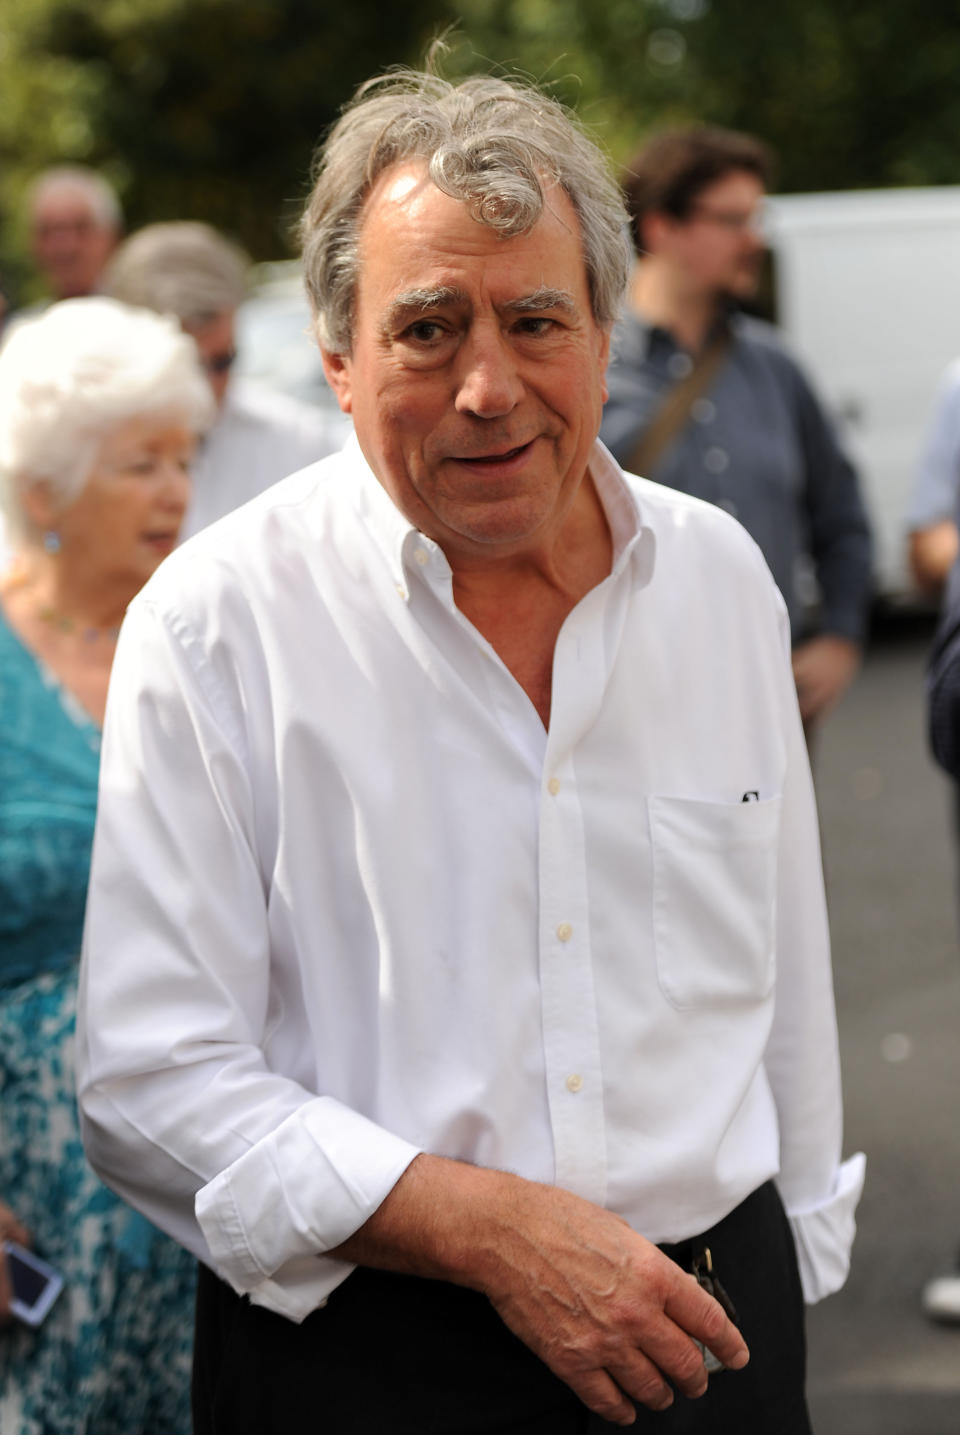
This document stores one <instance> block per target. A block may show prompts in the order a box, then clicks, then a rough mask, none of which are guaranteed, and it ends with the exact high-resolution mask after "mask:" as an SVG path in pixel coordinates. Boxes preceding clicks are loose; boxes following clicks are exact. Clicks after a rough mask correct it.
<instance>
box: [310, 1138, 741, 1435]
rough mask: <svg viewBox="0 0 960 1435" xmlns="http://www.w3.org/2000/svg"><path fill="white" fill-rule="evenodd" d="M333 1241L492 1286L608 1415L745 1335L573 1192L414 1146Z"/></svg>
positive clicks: (732, 1359) (525, 1334)
mask: <svg viewBox="0 0 960 1435" xmlns="http://www.w3.org/2000/svg"><path fill="white" fill-rule="evenodd" d="M333 1254H336V1255H338V1256H343V1257H344V1258H345V1259H347V1260H351V1261H356V1262H357V1263H359V1264H361V1265H371V1266H379V1267H380V1268H382V1269H387V1270H400V1271H405V1272H407V1273H409V1274H414V1275H424V1276H431V1277H434V1278H439V1279H444V1280H449V1281H453V1282H455V1283H456V1284H458V1285H465V1286H470V1287H472V1288H473V1289H474V1290H480V1291H483V1292H484V1293H485V1294H486V1295H487V1296H488V1298H489V1300H490V1302H491V1304H492V1305H493V1307H494V1309H495V1310H496V1311H497V1313H498V1314H499V1315H500V1317H501V1318H502V1319H503V1320H504V1322H505V1323H506V1324H507V1325H508V1326H509V1327H510V1329H511V1330H512V1331H513V1332H514V1334H515V1335H517V1336H519V1338H520V1339H521V1340H522V1341H523V1342H524V1343H525V1344H526V1345H527V1346H529V1348H530V1349H531V1350H532V1351H533V1352H534V1354H535V1355H537V1356H539V1358H540V1359H541V1360H542V1361H544V1363H545V1364H546V1365H548V1366H549V1367H550V1369H551V1370H552V1371H553V1372H554V1374H555V1375H557V1376H558V1377H559V1378H560V1379H561V1380H563V1381H565V1382H566V1384H567V1385H569V1386H570V1388H571V1389H572V1390H574V1391H575V1392H576V1394H577V1395H578V1396H579V1397H580V1399H581V1400H582V1401H583V1402H584V1404H585V1405H587V1406H589V1408H590V1409H591V1410H593V1411H595V1412H596V1414H598V1415H601V1416H603V1418H604V1419H606V1420H611V1421H614V1422H615V1423H617V1424H620V1425H632V1424H633V1422H634V1420H635V1418H636V1412H635V1410H634V1407H633V1403H632V1402H633V1401H639V1403H640V1404H642V1405H647V1406H649V1407H650V1408H651V1409H653V1410H662V1409H665V1408H666V1407H667V1406H668V1405H669V1404H671V1402H672V1400H673V1392H672V1390H671V1388H670V1385H669V1384H668V1383H667V1382H668V1381H670V1382H672V1384H673V1385H675V1386H676V1388H677V1389H678V1390H679V1391H681V1393H682V1394H684V1395H686V1396H689V1397H695V1396H698V1395H702V1394H703V1392H704V1391H705V1390H706V1388H707V1374H706V1371H705V1369H704V1365H703V1356H702V1354H701V1352H700V1350H699V1349H698V1348H697V1345H696V1344H695V1342H696V1341H702V1342H703V1343H704V1344H705V1345H707V1346H708V1347H709V1349H710V1350H712V1351H713V1353H714V1354H715V1355H716V1356H717V1357H718V1358H719V1359H720V1360H722V1361H723V1363H724V1364H725V1365H728V1366H730V1367H731V1369H734V1370H738V1369H740V1368H741V1366H743V1365H746V1363H747V1360H748V1359H749V1355H748V1351H747V1347H746V1344H745V1343H744V1340H743V1337H742V1336H741V1335H740V1332H739V1331H738V1330H737V1328H736V1326H734V1325H733V1324H732V1323H731V1321H729V1320H728V1319H727V1317H726V1315H725V1314H724V1312H723V1310H722V1309H721V1307H720V1306H719V1304H718V1303H717V1302H716V1301H715V1300H714V1299H713V1297H712V1296H709V1295H707V1293H706V1291H704V1290H702V1289H701V1287H700V1286H699V1285H698V1283H697V1281H696V1279H695V1277H694V1276H693V1275H687V1274H686V1273H685V1272H683V1271H682V1270H680V1268H679V1267H678V1266H677V1265H675V1264H674V1262H673V1261H671V1260H669V1259H668V1258H667V1257H666V1256H665V1255H663V1253H662V1252H661V1251H659V1250H658V1249H657V1247H656V1246H654V1245H652V1244H651V1243H650V1242H649V1241H646V1240H644V1239H643V1237H642V1236H638V1235H637V1234H636V1232H635V1231H633V1230H632V1229H631V1228H630V1227H629V1226H628V1225H627V1223H626V1222H625V1221H623V1220H621V1219H620V1217H619V1216H615V1215H612V1214H611V1213H610V1212H609V1211H605V1210H602V1209H601V1208H600V1207H599V1206H594V1205H592V1204H591V1203H590V1202H589V1201H584V1200H581V1198H580V1197H579V1196H573V1195H571V1194H570V1193H569V1192H568V1191H562V1190H560V1189H558V1188H557V1187H554V1186H543V1185H540V1184H538V1183H536V1182H533V1181H525V1180H523V1179H521V1178H520V1177H518V1176H510V1175H507V1174H505V1173H503V1172H499V1171H488V1170H484V1169H482V1168H479V1167H472V1166H467V1165H464V1164H462V1163H461V1162H457V1161H445V1160H442V1159H441V1158H439V1157H435V1156H418V1157H417V1159H416V1160H415V1161H414V1162H413V1163H412V1164H411V1165H410V1166H409V1167H408V1168H407V1170H406V1172H405V1173H404V1175H403V1176H401V1178H400V1180H399V1181H398V1182H397V1184H396V1186H394V1188H393V1190H392V1191H391V1192H390V1195H389V1196H388V1197H387V1199H386V1201H384V1203H383V1205H382V1206H381V1207H380V1208H379V1210H378V1211H377V1212H376V1213H375V1214H374V1215H373V1216H372V1217H371V1218H370V1220H369V1221H367V1223H366V1224H365V1225H364V1226H362V1227H361V1228H360V1230H359V1231H357V1232H356V1233H355V1235H354V1236H352V1237H351V1238H350V1240H348V1241H346V1242H344V1244H343V1245H342V1246H340V1247H338V1249H337V1251H336V1252H334V1253H333Z"/></svg>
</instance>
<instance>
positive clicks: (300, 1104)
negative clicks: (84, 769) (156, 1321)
mask: <svg viewBox="0 0 960 1435" xmlns="http://www.w3.org/2000/svg"><path fill="white" fill-rule="evenodd" d="M228 661H229V660H228V659H227V658H226V657H225V656H224V658H223V662H224V663H228ZM225 688H226V684H224V682H223V681H222V672H218V669H217V648H216V644H214V645H213V647H212V649H211V651H210V656H209V657H207V656H205V655H204V654H203V653H201V652H200V649H199V646H198V645H194V644H192V642H191V638H190V634H189V631H188V630H187V629H186V628H185V627H184V628H182V629H178V628H177V625H176V624H175V623H173V622H171V620H169V619H168V618H161V617H160V616H159V615H158V614H157V613H156V612H155V611H154V610H153V608H152V606H151V604H150V603H149V602H148V601H145V600H144V599H141V600H138V602H137V603H135V604H134V606H133V608H132V609H131V612H130V613H129V615H128V618H127V621H126V623H125V625H124V630H123V633H122V635H121V638H120V643H119V645H118V651H117V657H116V662H115V667H114V673H113V678H112V681H111V690H110V697H109V702H108V712H107V720H106V724H105V730H104V744H103V758H102V765H101V783H100V800H99V812H98V822H97V832H96V838H95V843H94V855H93V867H92V873H91V884H90V895H89V900H88V908H87V921H86V930H85V936H84V953H83V962H82V969H81V988H80V1002H79V1012H78V1082H79V1096H80V1105H81V1115H82V1122H83V1131H84V1141H85V1144H86V1147H87V1151H88V1154H89V1156H90V1159H91V1162H92V1163H93V1165H94V1167H95V1168H96V1169H97V1170H98V1171H99V1173H100V1174H101V1176H102V1177H103V1179H104V1180H105V1181H106V1182H107V1183H108V1184H109V1185H110V1186H112V1187H113V1188H114V1189H116V1190H117V1191H118V1192H119V1193H120V1194H121V1195H122V1196H124V1197H125V1198H126V1199H128V1200H129V1201H130V1202H131V1203H132V1204H133V1205H135V1206H137V1207H139V1208H140V1209H141V1210H143V1211H144V1212H145V1214H146V1215H147V1216H149V1217H150V1218H151V1219H152V1220H153V1221H155V1222H156V1224H157V1225H158V1226H160V1227H161V1228H162V1229H164V1230H166V1231H168V1232H169V1233H170V1235H172V1236H173V1237H174V1238H175V1239H177V1240H178V1241H180V1242H181V1243H182V1244H183V1245H185V1246H187V1247H188V1248H189V1249H191V1250H193V1251H194V1252H195V1254H196V1255H197V1256H198V1257H199V1258H200V1259H201V1260H203V1261H205V1262H206V1263H208V1264H210V1265H211V1266H213V1267H214V1269H216V1270H217V1271H218V1273H219V1274H220V1275H221V1276H222V1277H223V1278H224V1279H226V1280H228V1281H229V1282H230V1284H231V1285H233V1286H234V1288H235V1289H236V1290H238V1291H242V1292H247V1293H249V1294H250V1295H251V1298H252V1299H253V1300H254V1301H256V1302H259V1303H262V1304H265V1305H268V1306H270V1307H271V1308H273V1309H276V1310H279V1311H281V1312H282V1313H283V1314H285V1315H288V1316H290V1317H291V1318H293V1319H302V1318H303V1317H304V1316H306V1315H307V1314H308V1313H309V1311H310V1310H312V1309H314V1308H315V1307H316V1306H317V1305H318V1304H320V1303H321V1302H322V1301H323V1299H324V1298H325V1297H326V1295H327V1294H329V1292H330V1291H331V1290H332V1289H333V1288H335V1287H336V1285H338V1284H339V1283H340V1281H341V1280H342V1279H343V1278H344V1277H345V1275H346V1274H348V1273H349V1270H350V1269H351V1268H350V1266H348V1265H346V1264H345V1263H343V1262H341V1261H339V1260H337V1259H335V1258H332V1257H329V1256H326V1255H325V1254H324V1253H325V1252H327V1251H330V1250H332V1249H333V1248H334V1247H336V1246H337V1245H339V1244H340V1243H341V1242H342V1241H343V1240H345V1239H346V1238H347V1237H348V1236H349V1235H351V1234H352V1233H353V1232H354V1231H355V1230H357V1229H358V1227H359V1226H360V1225H362V1224H363V1222H364V1221H365V1220H367V1219H368V1217H369V1216H370V1215H371V1214H372V1213H373V1212H374V1211H375V1210H376V1208H377V1207H378V1206H379V1205H380V1203H381V1202H382V1201H383V1200H384V1198H385V1197H386V1195H387V1194H388V1192H389V1191H390V1189H391V1188H392V1187H393V1185H394V1184H395V1183H396V1181H397V1180H398V1179H399V1177H400V1175H401V1174H402V1173H403V1171H404V1170H405V1169H406V1167H407V1166H408V1165H409V1163H410V1161H411V1160H412V1159H413V1158H414V1156H416V1155H417V1153H418V1148H417V1147H416V1146H413V1145H411V1144H410V1143H409V1142H408V1141H406V1140H403V1139H401V1138H399V1137H397V1136H395V1135H393V1134H391V1133H390V1132H388V1131H386V1130H384V1129H382V1128H381V1127H379V1126H378V1125H376V1124H375V1123H374V1122H372V1121H370V1120H368V1119H367V1118H366V1117H364V1116H363V1115H361V1114H360V1113H359V1112H356V1111H353V1110H350V1109H349V1108H347V1107H346V1106H344V1105H343V1104H341V1103H340V1102H338V1101H336V1100H334V1099H332V1098H331V1097H330V1096H327V1095H324V1094H323V1093H318V1092H314V1091H310V1090H308V1089H306V1088H305V1087H304V1086H303V1085H301V1084H299V1083H298V1082H297V1081H294V1080H291V1079H289V1078H288V1077H286V1076H282V1075H279V1074H278V1073H277V1072H275V1071H272V1070H270V1068H269V1065H268V1062H267V1060H266V1058H265V1055H264V1047H265V1044H266V1037H267V1033H268V1032H269V1030H270V1029H271V1024H272V1023H273V1022H274V1021H275V1020H276V1018H277V1012H276V1011H275V1010H274V1009H273V1005H272V1004H273V1003H274V1002H275V1001H276V997H275V994H274V992H273V990H272V987H271V952H270V940H269V931H268V918H267V900H268V880H269V879H268V876H267V875H266V874H265V873H264V871H263V870H261V863H260V861H259V860H258V856H257V840H256V833H257V821H258V814H257V811H256V804H255V801H254V796H253V792H252V789H251V784H250V778H249V766H248V761H247V757H248V755H247V753H246V750H245V747H246V741H247V739H246V736H245V731H244V724H243V721H242V717H241V710H242V705H241V704H239V703H238V702H237V701H235V700H233V699H234V696H235V695H233V694H231V695H230V696H231V700H227V696H226V692H225Z"/></svg>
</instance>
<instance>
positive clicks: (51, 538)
mask: <svg viewBox="0 0 960 1435" xmlns="http://www.w3.org/2000/svg"><path fill="white" fill-rule="evenodd" d="M43 547H44V551H45V552H47V553H59V552H60V534H59V533H58V532H57V531H56V529H55V528H48V529H47V531H46V533H45V534H44V535H43Z"/></svg>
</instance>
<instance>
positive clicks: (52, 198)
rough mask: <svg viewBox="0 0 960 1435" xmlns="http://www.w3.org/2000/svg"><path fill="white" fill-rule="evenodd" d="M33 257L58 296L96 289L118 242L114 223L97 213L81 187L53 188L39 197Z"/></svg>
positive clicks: (79, 295)
mask: <svg viewBox="0 0 960 1435" xmlns="http://www.w3.org/2000/svg"><path fill="white" fill-rule="evenodd" d="M31 241H32V247H33V257H34V260H35V262H36V265H37V268H38V269H40V270H42V272H43V273H44V275H45V276H46V279H47V282H48V283H49V285H50V288H51V289H52V291H53V293H54V295H55V297H56V298H57V299H77V298H83V297H84V296H85V295H87V294H92V293H94V292H95V290H96V287H97V284H98V283H99V281H100V275H101V274H102V273H103V268H104V265H105V264H106V262H107V260H108V259H109V258H110V255H111V254H112V252H113V250H114V248H115V246H116V243H117V233H116V230H115V229H114V228H113V226H112V225H104V224H102V223H101V222H100V220H99V219H98V218H97V216H96V215H95V214H94V212H93V210H92V208H91V205H90V200H89V198H88V197H87V196H86V194H84V193H83V192H82V191H81V190H74V189H70V188H68V187H64V188H63V189H57V190H53V191H51V192H50V193H48V194H46V195H44V197H43V198H42V199H40V200H38V202H37V204H36V205H35V207H34V211H33V216H32V226H31Z"/></svg>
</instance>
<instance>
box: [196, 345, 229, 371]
mask: <svg viewBox="0 0 960 1435" xmlns="http://www.w3.org/2000/svg"><path fill="white" fill-rule="evenodd" d="M236 361H237V351H236V349H230V350H229V351H228V352H227V353H224V354H211V355H210V356H209V357H208V358H205V359H202V360H201V363H202V364H203V367H204V368H205V369H206V371H207V373H208V374H228V373H229V372H230V370H231V369H232V368H233V366H234V364H235V363H236Z"/></svg>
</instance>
